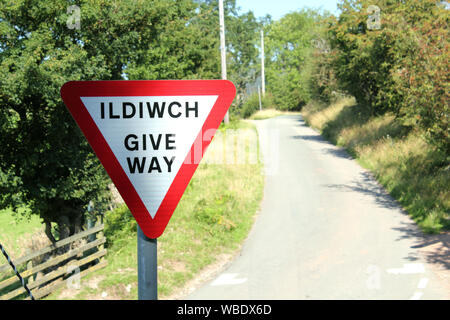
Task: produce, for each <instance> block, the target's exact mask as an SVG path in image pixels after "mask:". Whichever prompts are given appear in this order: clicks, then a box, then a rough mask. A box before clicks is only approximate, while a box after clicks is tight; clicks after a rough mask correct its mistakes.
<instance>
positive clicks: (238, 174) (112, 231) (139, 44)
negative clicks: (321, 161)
mask: <svg viewBox="0 0 450 320" xmlns="http://www.w3.org/2000/svg"><path fill="white" fill-rule="evenodd" d="M224 2H225V24H226V32H227V35H226V37H227V41H226V45H227V70H228V75H227V77H228V79H230V80H231V81H232V82H233V83H234V84H235V86H236V89H237V96H236V99H235V101H234V102H233V105H232V106H231V108H230V117H231V119H233V121H232V122H230V124H229V125H228V126H226V127H222V128H220V129H219V131H218V136H216V137H215V138H214V141H213V142H212V144H211V146H210V149H211V150H212V149H213V148H214V145H216V146H219V147H216V148H219V149H222V150H223V149H224V148H226V147H225V146H226V144H224V143H221V142H220V141H221V138H220V134H225V133H226V132H228V133H230V134H231V132H235V131H236V130H237V129H247V132H253V134H250V136H249V137H248V140H253V141H254V142H255V143H257V138H256V136H255V129H254V128H252V126H251V124H249V123H246V122H243V121H240V119H255V120H257V119H266V118H270V117H273V116H277V115H281V114H284V113H285V112H292V111H293V112H300V111H301V112H302V114H303V116H304V117H305V119H306V120H307V122H308V123H309V124H310V125H311V126H313V127H314V128H316V129H317V130H320V131H321V132H322V134H323V135H324V136H326V137H327V138H328V139H330V140H331V141H333V142H334V143H336V144H338V145H341V146H343V147H345V148H347V149H348V150H349V151H350V153H352V155H353V156H354V157H355V158H357V159H358V161H359V162H360V163H361V164H362V165H363V166H365V167H366V168H369V169H370V170H372V171H373V172H374V173H375V175H376V177H377V179H378V180H379V181H380V182H381V183H382V184H383V185H384V186H385V187H386V189H387V190H388V191H389V192H390V194H391V195H392V196H393V197H394V198H395V199H397V200H398V201H399V202H400V203H401V204H402V205H403V207H404V208H405V209H406V210H407V211H408V212H409V213H410V214H411V216H412V217H413V218H414V219H415V220H416V221H417V223H418V224H419V225H420V226H421V227H422V229H423V230H424V231H426V232H433V233H437V232H442V231H446V230H450V222H449V212H450V205H449V199H450V194H449V190H450V179H449V178H450V177H449V172H450V138H449V130H450V129H449V128H450V126H449V103H448V102H449V101H450V97H449V92H450V88H449V83H450V81H449V80H450V79H449V73H450V70H449V68H448V66H449V65H450V61H449V57H450V54H449V52H450V51H449V42H448V39H449V36H450V35H449V28H448V25H449V10H448V8H446V7H445V3H443V2H439V1H435V0H407V1H390V0H374V1H373V0H340V1H339V9H340V13H339V15H338V16H333V15H331V14H330V13H327V12H323V11H320V10H311V9H303V10H299V11H293V12H290V13H289V14H286V15H285V16H284V17H282V18H280V19H279V20H277V21H273V20H272V19H271V17H270V16H266V17H262V18H256V17H255V16H254V14H253V13H252V12H251V11H249V12H244V13H241V12H240V11H239V10H238V7H237V5H236V1H235V0H225V1H224ZM78 8H79V12H78V13H79V14H80V17H81V25H80V27H79V28H78V27H77V26H76V22H77V20H76V17H74V16H73V14H71V13H70V11H68V4H67V1H65V0H54V1H50V2H49V1H47V0H35V1H28V0H7V1H2V2H1V3H0V34H1V37H0V72H1V74H2V77H1V78H0V108H1V112H0V147H1V152H0V210H2V211H0V241H4V242H6V243H7V244H8V245H9V246H10V247H12V249H11V250H13V252H17V254H21V253H22V252H23V251H24V250H27V249H25V248H24V245H23V244H21V243H23V242H30V241H31V240H23V239H31V238H30V237H31V236H30V235H32V234H34V233H35V232H39V233H40V236H42V237H44V235H45V237H46V238H47V240H48V241H51V242H55V241H58V240H61V239H64V238H66V237H69V236H71V235H73V234H75V233H77V232H79V231H80V230H82V229H84V228H86V227H87V224H88V220H89V218H90V216H95V215H98V214H100V213H105V212H107V211H109V212H107V213H106V215H105V217H106V220H105V223H106V230H105V233H106V234H107V237H108V243H107V246H108V250H109V253H108V257H107V260H108V261H109V265H108V267H107V268H106V269H104V270H102V271H100V272H99V273H98V274H96V275H92V276H90V277H89V278H88V285H87V286H86V287H85V288H84V289H83V290H82V291H81V292H79V293H75V294H73V293H71V294H69V295H68V296H64V295H62V296H57V295H52V296H51V297H50V298H57V297H60V298H74V297H78V298H86V299H87V298H90V297H92V296H95V295H98V294H99V292H103V291H104V292H106V294H107V295H109V297H116V298H130V299H131V298H135V297H136V290H137V288H136V269H135V268H136V267H135V266H136V243H135V242H136V237H135V234H136V225H135V222H134V219H132V217H131V215H130V214H129V211H128V209H127V208H126V207H124V206H121V207H118V208H115V209H111V191H110V189H109V185H110V183H111V181H110V179H109V177H108V176H107V174H106V172H105V170H104V169H103V168H102V166H101V165H100V163H99V161H98V160H97V158H96V157H95V155H94V154H93V152H92V150H91V148H90V146H89V145H88V143H87V142H86V139H85V138H84V137H83V135H82V134H81V131H80V130H79V129H78V127H77V126H76V124H75V122H74V121H73V119H72V117H71V116H70V114H69V112H68V111H67V110H66V108H65V106H64V105H63V102H62V100H61V97H60V88H61V86H62V85H63V84H64V83H65V82H67V81H70V80H126V79H129V80H134V79H219V78H220V76H221V74H220V48H219V25H218V5H217V1H211V0H181V1H177V2H176V4H174V2H171V1H166V0H152V1H135V0H123V1H112V0H111V1H100V2H99V1H95V0H82V1H79V2H78ZM74 22H75V25H74ZM69 26H70V27H69ZM260 30H263V32H264V39H265V62H266V65H265V70H266V77H265V80H266V82H265V84H266V93H265V95H260V96H259V95H258V91H259V87H261V86H260V84H261V72H260V70H261V65H260V56H259V54H260V51H261V50H260V49H261V48H260ZM260 99H261V107H260ZM229 141H230V140H229ZM227 143H228V142H227ZM245 150H246V151H245V152H248V153H251V152H253V151H254V149H252V148H247V147H246V148H245ZM218 154H220V152H219V153H218ZM216 155H217V154H216ZM247 156H249V155H248V154H247ZM252 157H253V156H252ZM227 163H228V162H227V161H225V162H223V163H220V164H217V163H209V162H208V161H206V160H205V161H203V162H202V164H201V165H200V166H199V168H198V170H197V172H196V173H195V175H194V178H193V180H192V181H191V183H190V185H189V187H188V188H187V190H186V193H185V194H184V196H183V198H182V200H181V202H180V204H179V206H178V208H177V210H176V212H175V213H174V216H173V219H172V220H171V221H170V223H169V225H168V229H167V231H166V232H165V233H164V236H163V237H162V238H161V239H160V241H159V246H160V250H159V254H160V270H159V271H160V286H159V287H160V293H161V296H162V297H167V296H170V295H171V294H172V293H173V292H174V291H175V290H176V289H179V288H181V287H182V286H183V285H184V284H186V282H187V281H189V279H192V278H193V277H194V276H195V275H196V274H197V273H198V272H200V271H201V270H203V269H204V268H205V266H207V265H208V264H210V263H213V262H214V261H216V260H217V259H220V257H221V255H228V254H232V252H234V250H236V248H237V247H238V246H239V244H240V242H241V241H242V240H243V239H244V238H245V237H246V235H247V232H248V230H249V229H250V226H251V223H252V219H253V216H254V214H255V213H256V211H257V208H258V204H259V201H260V199H261V197H262V188H263V177H262V171H261V164H260V163H259V162H255V163H245V164H240V165H234V164H231V165H230V164H227ZM90 203H93V204H94V205H93V206H90V205H89V204H90ZM88 208H90V214H88V213H87V212H88ZM21 217H23V218H21ZM39 224H41V228H40V229H39V228H38V225H39ZM19 239H20V240H19ZM27 248H28V247H27ZM61 294H62V293H61Z"/></svg>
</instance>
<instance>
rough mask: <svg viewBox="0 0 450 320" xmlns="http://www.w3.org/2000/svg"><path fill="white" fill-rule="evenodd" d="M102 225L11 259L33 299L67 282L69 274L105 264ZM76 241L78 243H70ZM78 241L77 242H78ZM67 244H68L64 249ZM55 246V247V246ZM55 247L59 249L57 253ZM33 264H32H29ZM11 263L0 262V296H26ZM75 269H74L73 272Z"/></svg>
mask: <svg viewBox="0 0 450 320" xmlns="http://www.w3.org/2000/svg"><path fill="white" fill-rule="evenodd" d="M103 229H104V225H103V224H101V225H97V226H95V227H93V228H90V229H88V230H86V231H82V232H80V233H77V234H75V235H73V236H71V237H68V238H66V239H63V240H61V241H58V242H56V243H54V244H52V245H49V246H47V247H45V248H43V249H41V250H38V251H36V252H33V253H31V254H27V255H25V256H23V257H20V258H18V259H14V257H12V260H13V262H14V264H15V265H16V268H17V269H18V270H19V272H20V275H21V276H22V277H23V278H24V279H25V281H26V283H27V286H28V288H29V289H30V290H31V292H32V294H33V297H34V298H35V299H40V298H42V297H45V296H46V295H48V294H50V293H51V292H53V291H55V290H57V289H59V288H61V287H63V286H64V285H68V283H69V281H73V280H74V278H71V277H72V276H73V277H75V276H76V277H83V276H85V275H86V274H88V273H91V272H93V271H96V270H98V269H100V268H103V267H105V266H106V264H107V262H106V260H105V259H104V256H105V255H106V249H105V248H104V243H105V242H106V238H105V237H104V235H103ZM74 242H77V243H78V246H75V245H74ZM80 243H81V245H80ZM67 248H71V249H70V250H69V251H67V250H66V249H67ZM58 249H59V250H58ZM58 251H63V253H62V254H58ZM33 264H35V265H33ZM10 270H11V266H10V265H9V264H4V265H1V266H0V300H9V299H20V298H21V297H23V298H24V299H30V297H29V296H27V295H24V294H26V291H25V289H24V288H23V287H22V286H21V284H20V281H19V279H18V278H17V276H16V275H15V274H14V273H13V272H11V271H10ZM74 271H75V272H74Z"/></svg>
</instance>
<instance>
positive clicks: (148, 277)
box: [137, 226, 158, 300]
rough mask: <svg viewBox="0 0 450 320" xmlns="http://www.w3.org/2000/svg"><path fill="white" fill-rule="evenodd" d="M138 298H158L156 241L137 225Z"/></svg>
mask: <svg viewBox="0 0 450 320" xmlns="http://www.w3.org/2000/svg"><path fill="white" fill-rule="evenodd" d="M137 230H138V232H137V237H138V239H137V249H138V299H139V300H158V263H157V241H156V239H150V238H148V237H147V236H146V235H145V234H144V232H142V229H141V228H140V227H139V226H138V227H137Z"/></svg>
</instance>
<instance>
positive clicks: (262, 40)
mask: <svg viewBox="0 0 450 320" xmlns="http://www.w3.org/2000/svg"><path fill="white" fill-rule="evenodd" d="M261 90H262V96H263V98H264V96H265V95H266V80H265V74H264V30H263V29H261Z"/></svg>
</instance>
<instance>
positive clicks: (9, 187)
mask: <svg viewBox="0 0 450 320" xmlns="http://www.w3.org/2000/svg"><path fill="white" fill-rule="evenodd" d="M77 4H78V6H79V8H80V9H81V12H80V17H81V21H80V28H79V29H78V28H69V26H68V24H67V23H68V21H70V19H72V18H73V17H71V13H68V12H70V11H68V3H67V1H63V0H55V1H50V2H49V1H43V0H36V1H28V0H18V1H16V0H14V1H2V2H1V3H0V71H1V73H2V77H1V79H0V106H1V109H2V111H1V112H0V146H1V148H2V152H1V153H0V193H1V198H0V207H1V208H5V207H13V208H17V207H20V206H22V205H27V206H29V207H30V209H31V210H32V212H33V213H34V214H38V215H40V216H41V217H42V218H43V220H44V222H45V223H46V225H47V229H46V230H47V235H48V236H49V238H51V239H52V240H53V241H54V240H55V239H54V237H53V235H52V233H51V230H52V229H51V222H56V223H57V224H58V230H57V231H58V234H59V235H60V237H61V238H64V237H65V236H68V235H70V234H73V233H75V232H76V231H77V230H79V229H80V228H81V226H82V225H83V222H84V221H83V220H84V212H85V211H86V207H87V204H88V202H89V201H94V202H95V209H96V210H97V211H103V210H104V208H105V206H104V205H105V204H106V202H107V200H108V196H109V191H108V188H107V186H108V183H109V179H108V178H107V176H106V174H105V171H104V170H103V169H102V167H101V165H100V163H99V162H98V160H97V159H96V157H95V156H94V154H93V153H92V150H91V148H90V147H89V145H88V144H87V142H86V140H85V138H84V137H83V136H82V134H81V132H80V130H79V129H78V127H77V126H76V124H75V122H74V121H73V120H72V118H71V116H70V114H69V113H68V112H67V110H66V108H65V106H64V105H63V103H62V101H61V98H60V94H59V90H60V88H61V86H62V85H63V84H64V83H65V82H66V81H69V80H119V79H123V78H133V79H137V78H141V79H153V78H160V77H162V78H183V77H188V78H189V77H199V76H201V77H213V76H214V75H215V74H218V73H217V68H216V65H217V64H216V63H212V62H211V61H213V60H212V59H214V57H210V58H208V59H207V57H208V55H209V53H210V51H211V50H212V49H210V47H211V45H210V44H209V42H211V41H210V40H211V38H208V37H202V36H201V34H202V33H205V32H206V30H205V29H199V28H198V27H197V25H196V23H195V22H194V21H192V19H194V17H195V16H196V15H197V13H196V9H197V8H198V5H197V4H195V3H194V2H193V1H191V0H181V1H176V3H175V1H165V0H153V1H143V0H137V1H135V0H125V1H112V0H111V1H106V0H85V1H79V2H77ZM190 22H192V23H190Z"/></svg>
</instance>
